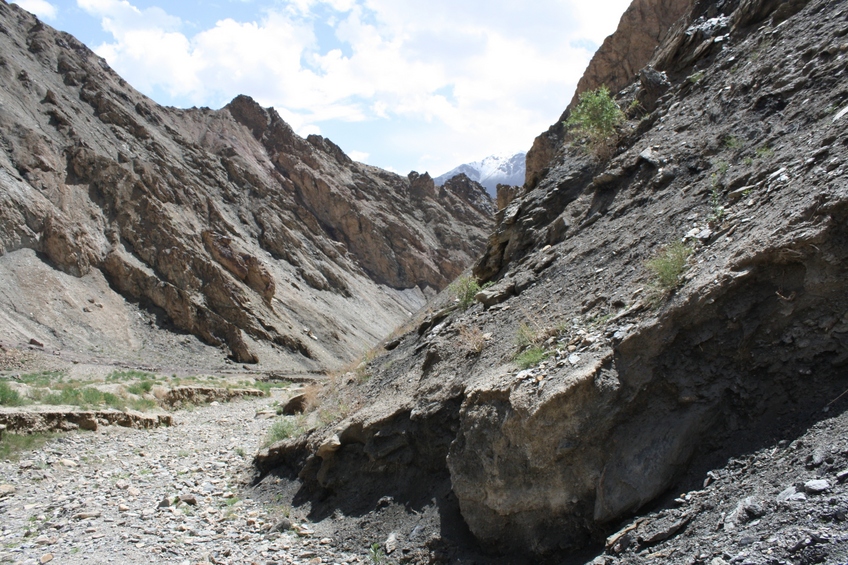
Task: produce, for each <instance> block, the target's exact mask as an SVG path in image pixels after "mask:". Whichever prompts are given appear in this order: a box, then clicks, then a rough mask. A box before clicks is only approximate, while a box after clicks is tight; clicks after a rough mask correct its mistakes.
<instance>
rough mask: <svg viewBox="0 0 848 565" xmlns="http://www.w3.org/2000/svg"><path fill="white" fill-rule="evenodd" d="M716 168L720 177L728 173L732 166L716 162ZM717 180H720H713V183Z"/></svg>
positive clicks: (724, 162)
mask: <svg viewBox="0 0 848 565" xmlns="http://www.w3.org/2000/svg"><path fill="white" fill-rule="evenodd" d="M715 167H716V170H717V171H718V174H719V175H723V174H725V173H727V171H729V170H730V164H729V163H728V162H727V161H716V163H715ZM716 180H718V179H716V178H714V179H713V181H716Z"/></svg>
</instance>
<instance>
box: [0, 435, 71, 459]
mask: <svg viewBox="0 0 848 565" xmlns="http://www.w3.org/2000/svg"><path fill="white" fill-rule="evenodd" d="M57 435H58V434H29V435H19V434H9V433H6V434H3V439H0V459H10V460H12V461H17V460H18V459H20V457H21V454H23V453H25V452H27V451H34V450H36V449H40V448H41V447H43V446H44V444H45V443H47V442H48V441H50V440H51V439H53V438H55V437H56V436H57Z"/></svg>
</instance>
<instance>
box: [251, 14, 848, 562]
mask: <svg viewBox="0 0 848 565" xmlns="http://www.w3.org/2000/svg"><path fill="white" fill-rule="evenodd" d="M666 4H667V3H666V2H663V1H661V0H655V1H654V2H650V1H642V0H638V1H637V2H636V3H635V4H634V5H641V6H645V5H648V6H652V7H653V8H652V9H655V10H660V9H661V8H662V7H663V6H665V5H666ZM681 13H682V14H683V15H682V20H680V21H679V22H678V23H675V24H674V25H672V24H671V23H669V26H670V27H669V30H670V31H669V32H668V33H667V34H666V35H665V39H664V40H663V41H662V43H661V44H659V45H657V46H656V47H657V48H656V49H655V50H654V51H653V55H652V56H651V57H650V60H646V61H645V62H646V63H649V64H650V66H649V67H645V68H643V69H642V70H641V71H640V72H639V75H638V76H634V77H631V80H630V82H629V83H628V84H627V85H626V86H625V87H623V90H622V91H621V93H620V94H619V95H618V97H617V100H618V103H619V105H620V106H621V107H622V108H624V109H626V110H627V111H628V113H627V115H628V119H627V120H626V121H625V122H624V123H623V124H622V126H621V127H620V131H619V134H618V136H617V139H616V144H615V149H614V151H613V154H612V156H609V157H607V156H605V157H604V158H599V157H596V156H595V154H593V152H592V151H591V150H590V148H589V147H588V146H587V145H586V144H585V140H581V139H579V138H574V137H573V136H571V135H570V134H569V133H568V132H567V131H565V130H564V128H562V127H555V128H552V130H551V131H549V132H548V133H546V134H545V137H546V143H547V144H548V149H547V150H546V151H545V152H544V153H545V154H546V155H547V158H546V159H544V160H543V161H544V162H542V161H539V162H538V163H537V164H536V166H535V167H534V171H535V173H534V174H532V175H531V173H530V171H529V169H530V167H529V165H530V161H531V159H530V157H529V156H528V183H527V184H526V185H525V187H524V192H523V193H521V194H519V195H517V196H516V198H515V199H514V200H513V201H512V202H511V203H510V204H509V205H508V206H506V207H505V208H504V209H502V210H500V211H499V212H498V214H497V228H496V230H495V232H494V234H493V235H492V236H491V237H490V238H489V242H488V246H487V249H486V251H485V253H484V255H483V257H482V258H481V259H480V260H479V261H478V262H477V264H476V266H475V268H474V274H475V276H476V277H477V279H478V281H479V282H480V283H492V286H490V287H488V288H486V289H485V290H483V291H482V292H480V293H479V294H478V295H477V297H476V303H474V304H473V305H471V306H470V307H469V308H468V309H466V310H463V309H461V308H459V307H457V305H456V304H454V303H453V301H452V296H450V295H447V294H443V295H442V296H441V297H440V299H439V300H440V301H439V300H437V301H436V302H434V303H433V304H432V305H431V308H430V311H429V313H428V314H427V315H426V316H422V317H421V318H420V319H419V320H418V324H417V327H415V328H414V329H413V330H412V331H410V332H408V333H406V334H404V335H402V336H400V337H399V338H398V339H396V340H394V341H392V342H391V343H389V344H388V345H387V346H386V347H387V349H388V350H389V351H385V352H381V353H380V355H379V356H378V357H377V358H376V359H375V360H373V361H372V362H371V363H370V364H368V365H367V366H362V367H360V369H359V371H358V374H351V375H348V376H347V377H346V378H345V379H343V383H342V384H343V385H344V386H343V388H342V389H341V392H338V391H337V392H335V394H338V395H341V396H344V397H355V396H357V395H359V396H360V397H361V398H362V399H363V400H362V402H361V405H362V406H364V408H362V409H361V410H360V411H358V412H356V413H354V414H352V415H349V416H347V417H345V418H344V419H341V420H336V421H333V422H332V423H330V424H328V425H326V426H324V427H322V428H319V429H316V430H313V431H312V432H310V433H308V434H306V435H304V436H301V437H298V438H292V439H289V440H286V441H282V442H280V443H278V444H275V445H273V446H271V447H270V448H268V449H266V450H263V451H261V452H260V453H259V454H258V455H257V457H256V465H257V469H258V472H259V475H258V476H259V482H258V488H259V489H260V490H264V491H265V492H267V493H269V496H270V493H276V494H277V495H282V496H287V497H290V498H289V500H291V501H292V502H293V504H294V505H295V507H296V508H299V509H301V511H303V512H304V513H306V514H308V515H309V516H310V518H312V519H313V520H315V521H317V522H320V523H321V524H327V525H328V526H327V527H331V526H332V525H333V524H335V527H336V528H337V529H338V530H339V531H343V532H346V533H347V535H350V536H357V535H368V536H370V538H371V539H372V540H375V539H376V540H378V541H379V540H386V542H391V543H384V547H386V549H389V546H390V545H391V546H392V547H393V548H399V549H398V551H399V552H400V553H399V554H396V555H397V559H398V560H401V561H403V560H407V561H414V562H447V561H453V562H463V563H467V562H473V563H483V562H488V561H491V562H502V563H518V562H543V561H545V560H549V561H550V562H553V563H559V562H563V561H566V560H567V561H568V562H584V561H591V560H592V559H593V558H596V559H595V561H594V562H595V563H599V564H600V563H618V562H621V563H635V562H640V563H641V562H669V563H687V564H692V563H711V564H712V565H722V564H723V563H728V562H730V563H805V564H806V563H820V562H828V563H842V562H844V556H845V554H846V548H848V529H846V526H845V521H844V518H840V516H842V514H844V513H845V512H846V510H848V507H846V504H848V498H846V491H845V489H844V488H843V487H841V486H837V485H838V484H839V483H840V481H843V480H844V479H845V475H844V474H842V473H839V471H840V470H841V469H842V468H843V467H844V465H845V464H846V463H845V459H844V446H842V445H841V443H840V442H839V441H838V440H837V439H836V438H838V437H840V434H841V433H848V429H846V427H845V423H844V421H845V419H844V417H840V415H842V414H843V412H844V411H845V410H846V408H848V396H846V395H845V394H844V392H845V391H846V389H848V373H846V366H848V298H846V297H848V293H846V281H848V271H846V266H848V233H846V225H848V183H846V165H845V160H846V155H848V137H847V136H846V129H845V128H846V124H848V38H846V35H845V30H846V27H845V21H846V17H848V7H846V5H845V3H844V2H837V1H833V0H791V1H786V2H775V1H772V0H724V1H722V2H694V3H693V4H691V5H689V4H686V7H685V9H684V10H682V12H681ZM625 23H626V22H625V21H623V23H622V28H621V29H620V30H619V32H617V34H622V33H623V34H626V33H629V32H628V26H627V25H625ZM660 36H662V34H660ZM611 41H612V42H613V43H616V42H623V43H625V44H626V43H627V38H626V37H624V38H622V37H619V38H617V39H616V38H613V39H612V40H611ZM634 70H639V69H638V68H636V69H634ZM566 115H567V114H566ZM541 155H542V153H540V152H537V153H536V158H537V159H540V156H541ZM670 251H675V252H676V253H677V255H678V257H680V256H682V257H683V261H682V262H681V263H679V266H674V262H673V260H672V258H671V255H670ZM669 270H671V272H670V273H669ZM661 275H666V276H667V278H666V279H665V282H663V280H662V278H661ZM669 277H670V281H669ZM378 399H379V402H378V401H377V400H378ZM832 416H835V417H834V419H833V420H830V421H828V422H824V423H822V424H821V425H820V426H821V430H826V429H829V428H831V427H834V426H835V428H834V429H836V431H835V432H834V436H833V437H832V438H830V439H828V437H830V436H827V434H826V433H825V432H822V431H820V432H816V431H815V429H812V430H811V431H810V432H809V433H810V434H812V435H810V437H813V438H817V439H815V442H816V445H818V446H822V449H821V450H819V451H816V452H815V453H813V451H815V450H814V449H811V450H809V451H810V452H809V453H808V451H807V450H806V446H807V444H806V443H804V442H805V441H807V440H805V439H799V440H798V441H797V442H794V440H796V439H798V438H800V437H801V436H802V434H804V433H805V430H808V429H810V427H811V426H812V425H813V424H815V422H817V421H820V420H823V419H824V418H826V417H832ZM805 437H807V436H805ZM793 442H794V443H793ZM787 445H794V446H795V447H793V448H792V449H793V451H792V452H787V451H785V448H786V446H787ZM802 448H803V449H802ZM799 450H800V451H799ZM816 453H818V455H816ZM808 455H809V457H808ZM770 465H773V466H774V469H775V470H774V471H773V472H764V471H765V470H766V469H767V467H768V466H770ZM734 477H735V478H734ZM840 477H841V478H840ZM737 480H738V481H740V482H739V483H736V482H734V481H737ZM814 480H822V481H825V482H826V483H827V486H822V485H824V483H817V484H812V485H808V483H809V482H810V481H814ZM713 483H716V484H713ZM718 483H720V484H718ZM711 484H712V485H713V486H711V487H710V485H711ZM705 485H706V487H705ZM740 485H745V486H740ZM707 487H708V488H707ZM790 487H792V489H794V490H792V492H789V488H790ZM704 488H706V490H705V491H704V492H701V489H704ZM746 489H750V493H748V491H747V490H746ZM828 489H833V490H828ZM687 491H689V494H688V495H687V496H686V497H683V498H681V499H680V500H678V501H675V498H677V497H678V495H679V493H681V492H687ZM784 491H785V492H784ZM830 492H832V493H833V494H832V496H831V497H830V498H829V499H826V500H823V499H820V498H816V497H821V496H827V494H823V493H830ZM778 495H779V496H778ZM747 496H754V497H755V498H754V499H752V500H749V501H747V502H746V501H745V498H746V497H747ZM756 497H759V498H756ZM793 497H794V498H793ZM804 497H806V498H810V499H811V502H810V503H809V504H808V505H806V506H804V505H799V506H792V505H793V504H801V502H802V499H803V500H805V499H806V498H804ZM737 503H738V505H737ZM787 505H789V506H787ZM828 507H830V509H831V510H828ZM648 510H651V511H653V513H650V514H646V515H645V516H643V517H641V518H637V519H636V520H635V521H633V522H630V520H632V519H633V517H634V515H637V516H638V514H639V513H640V512H646V511H648ZM840 513H841V514H840ZM701 514H703V517H700V516H701ZM825 521H826V524H825V523H824V522H825ZM351 522H353V523H355V526H348V524H350V523H351ZM690 522H691V527H692V529H691V530H686V528H687V525H689V524H690ZM466 527H467V529H466ZM346 528H347V529H346ZM622 528H623V529H622ZM357 532H358V533H357ZM363 532H364V534H363ZM615 532H619V533H620V534H621V535H620V536H619V537H618V538H616V537H615V536H614V535H613V534H615ZM684 532H688V533H684ZM710 532H714V533H710ZM607 536H613V537H612V543H611V544H610V546H609V549H607V550H606V551H605V550H604V542H605V541H606V538H607ZM743 538H744V539H743ZM616 542H621V543H618V545H616ZM796 542H797V543H796ZM581 551H582V553H581ZM486 553H488V554H489V556H488V557H486V556H485V555H484V554H486ZM498 556H501V557H498ZM840 556H842V557H840Z"/></svg>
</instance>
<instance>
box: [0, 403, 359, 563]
mask: <svg viewBox="0 0 848 565" xmlns="http://www.w3.org/2000/svg"><path fill="white" fill-rule="evenodd" d="M290 392H291V391H289V390H286V389H272V391H271V396H270V397H265V398H261V399H242V400H235V401H233V402H228V403H218V402H213V403H212V404H209V405H203V406H198V407H193V408H192V409H190V410H179V411H176V412H174V413H173V415H174V420H175V424H174V425H173V426H172V427H159V428H156V429H152V430H138V429H130V428H122V427H119V426H100V427H98V429H97V430H96V431H93V432H90V431H74V432H70V433H65V434H60V435H57V436H56V437H55V438H54V439H51V440H50V441H48V442H47V443H46V444H44V446H43V447H41V448H39V449H37V450H35V451H30V452H24V453H22V454H20V455H19V457H20V459H19V460H11V459H9V460H5V461H2V462H0V485H2V487H0V523H2V526H0V562H3V563H22V564H30V563H48V562H51V561H54V562H56V563H67V564H74V563H173V564H183V563H185V564H191V565H194V564H196V563H213V564H217V563H233V564H235V563H257V564H258V563H261V564H263V565H264V564H266V563H358V562H367V561H368V558H367V548H363V549H362V551H361V552H360V554H359V555H355V554H345V553H341V552H337V551H335V550H334V543H335V542H334V540H333V539H331V538H322V537H320V536H319V535H316V534H315V533H314V531H313V530H312V528H311V527H310V526H309V525H308V524H304V522H303V521H302V520H299V519H298V516H296V515H295V514H294V511H293V510H292V509H291V508H289V507H287V506H284V505H282V504H273V503H270V504H269V503H264V504H263V503H259V502H258V501H256V500H253V499H252V498H251V494H250V488H249V486H250V481H251V479H252V477H253V469H252V465H251V459H252V456H253V454H254V453H255V452H256V451H257V449H258V448H259V446H260V444H261V443H262V441H263V440H264V438H265V437H266V434H267V432H268V429H269V428H270V427H271V425H272V423H273V421H274V417H275V415H276V406H278V405H279V404H280V403H281V402H284V401H285V400H286V399H287V398H288V396H289V395H290ZM281 522H282V526H283V528H280V527H279V526H280V524H281ZM289 522H290V523H291V526H292V529H288V528H287V526H289ZM281 530H282V531H281Z"/></svg>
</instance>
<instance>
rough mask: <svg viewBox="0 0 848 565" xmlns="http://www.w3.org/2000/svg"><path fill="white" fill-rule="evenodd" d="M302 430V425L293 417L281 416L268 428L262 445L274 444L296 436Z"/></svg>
mask: <svg viewBox="0 0 848 565" xmlns="http://www.w3.org/2000/svg"><path fill="white" fill-rule="evenodd" d="M303 432H304V429H303V427H302V426H301V425H300V422H298V421H297V420H296V419H294V418H289V417H286V416H283V417H282V418H279V419H277V420H276V421H275V422H274V423H273V424H271V427H270V428H269V429H268V434H267V435H266V436H265V442H264V444H263V445H264V446H265V447H268V446H269V445H272V444H275V443H277V442H278V441H282V440H284V439H288V438H291V437H297V436H299V435H300V434H302V433H303Z"/></svg>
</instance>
